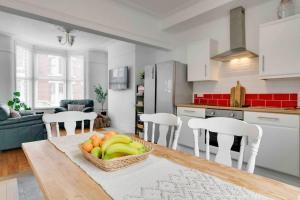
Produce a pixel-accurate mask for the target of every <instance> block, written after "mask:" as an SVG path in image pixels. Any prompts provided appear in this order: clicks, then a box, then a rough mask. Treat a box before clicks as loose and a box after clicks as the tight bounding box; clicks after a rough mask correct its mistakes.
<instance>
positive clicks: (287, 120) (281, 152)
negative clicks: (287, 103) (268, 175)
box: [244, 112, 300, 176]
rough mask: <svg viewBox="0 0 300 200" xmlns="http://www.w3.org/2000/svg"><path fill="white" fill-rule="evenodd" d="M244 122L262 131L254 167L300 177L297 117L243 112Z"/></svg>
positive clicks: (246, 157)
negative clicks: (258, 127)
mask: <svg viewBox="0 0 300 200" xmlns="http://www.w3.org/2000/svg"><path fill="white" fill-rule="evenodd" d="M244 120H245V121H246V122H248V123H253V124H257V125H259V126H261V128H262V129H263V136H262V139H261V144H260V147H259V151H258V155H257V157H256V166H260V167H265V168H268V169H272V170H276V171H279V172H283V173H286V174H290V175H294V176H300V168H299V162H300V161H299V159H300V149H299V145H300V144H299V140H300V139H299V116H298V115H287V114H274V113H259V112H245V113H244ZM247 159H248V156H247V149H246V154H245V161H246V160H247Z"/></svg>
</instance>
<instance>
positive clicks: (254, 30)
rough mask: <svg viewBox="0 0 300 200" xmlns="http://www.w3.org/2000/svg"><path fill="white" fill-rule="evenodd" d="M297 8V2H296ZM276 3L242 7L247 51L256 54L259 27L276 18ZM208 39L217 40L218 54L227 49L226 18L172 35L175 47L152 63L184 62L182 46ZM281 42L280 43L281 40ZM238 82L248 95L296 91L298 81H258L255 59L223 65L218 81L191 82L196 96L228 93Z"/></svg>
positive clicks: (298, 86)
mask: <svg viewBox="0 0 300 200" xmlns="http://www.w3.org/2000/svg"><path fill="white" fill-rule="evenodd" d="M296 1H297V3H298V4H297V5H298V12H299V5H300V0H296ZM278 5H279V1H277V0H276V1H275V0H271V1H267V2H265V3H262V4H259V5H256V6H252V7H248V8H246V43H247V48H248V49H249V50H251V51H254V52H256V53H259V52H258V51H259V49H258V45H259V43H258V39H259V24H263V23H266V22H269V21H273V20H276V19H277V13H276V12H277V8H278ZM206 38H212V39H215V40H217V41H218V45H219V53H222V52H224V51H226V50H229V46H230V45H229V15H226V16H224V17H221V18H218V19H215V20H213V21H210V22H208V23H205V24H201V25H199V26H195V27H193V28H189V29H186V30H184V31H182V32H177V33H174V35H173V40H174V42H175V43H176V46H177V48H175V49H173V50H172V51H170V52H166V51H160V52H158V53H157V56H156V60H157V61H163V60H169V59H170V58H171V59H175V60H179V61H181V62H184V63H186V46H187V45H188V44H189V43H192V42H193V41H197V40H202V39H206ZM283 42H284V41H283ZM237 80H240V81H241V84H242V85H244V86H245V87H246V89H247V92H248V93H254V92H261V93H268V92H300V79H299V78H298V79H281V80H267V81H263V80H260V79H259V77H258V59H253V60H245V61H240V62H239V63H227V64H226V63H225V64H224V63H223V64H222V65H221V68H220V79H219V81H218V82H195V83H194V92H196V93H229V90H230V88H231V87H232V86H234V85H235V83H236V81H237Z"/></svg>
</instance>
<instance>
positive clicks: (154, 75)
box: [144, 61, 193, 114]
mask: <svg viewBox="0 0 300 200" xmlns="http://www.w3.org/2000/svg"><path fill="white" fill-rule="evenodd" d="M144 87H145V90H144V113H146V114H152V113H172V114H175V112H176V104H179V103H186V102H191V101H192V95H193V84H192V83H190V82H187V65H185V64H182V63H179V62H176V61H168V62H163V63H159V64H155V65H148V66H146V67H145V80H144Z"/></svg>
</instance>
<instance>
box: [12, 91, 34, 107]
mask: <svg viewBox="0 0 300 200" xmlns="http://www.w3.org/2000/svg"><path fill="white" fill-rule="evenodd" d="M20 96H21V93H20V92H14V93H13V97H12V99H11V100H9V101H8V102H7V105H8V106H9V107H10V108H11V109H14V110H15V111H20V110H31V108H30V107H29V106H28V105H26V104H25V103H24V102H21V100H20Z"/></svg>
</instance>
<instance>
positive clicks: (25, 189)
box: [16, 173, 44, 200]
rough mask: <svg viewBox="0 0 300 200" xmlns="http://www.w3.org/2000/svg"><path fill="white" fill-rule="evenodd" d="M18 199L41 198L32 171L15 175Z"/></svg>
mask: <svg viewBox="0 0 300 200" xmlns="http://www.w3.org/2000/svg"><path fill="white" fill-rule="evenodd" d="M16 178H17V181H18V190H19V199H20V200H43V199H44V196H43V193H42V191H41V190H40V188H39V185H38V183H37V181H36V179H35V177H34V176H33V174H32V173H25V174H20V175H17V176H16Z"/></svg>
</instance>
